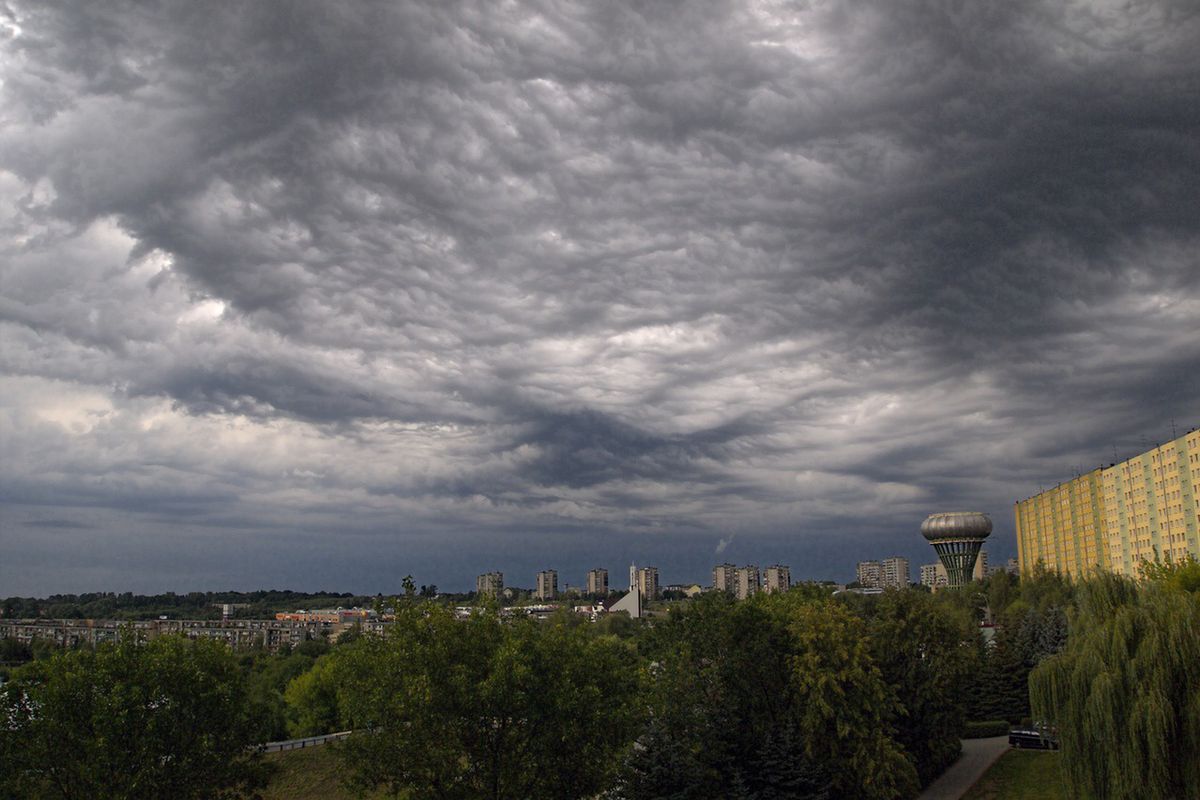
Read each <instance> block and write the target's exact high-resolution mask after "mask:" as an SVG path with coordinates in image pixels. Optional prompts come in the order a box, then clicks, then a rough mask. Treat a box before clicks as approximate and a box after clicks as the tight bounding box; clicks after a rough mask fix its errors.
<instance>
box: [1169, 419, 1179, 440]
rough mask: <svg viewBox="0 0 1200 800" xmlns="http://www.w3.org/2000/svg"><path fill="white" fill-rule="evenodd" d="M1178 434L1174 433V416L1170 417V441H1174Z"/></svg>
mask: <svg viewBox="0 0 1200 800" xmlns="http://www.w3.org/2000/svg"><path fill="white" fill-rule="evenodd" d="M1178 438H1179V435H1178V434H1176V433H1175V418H1174V417H1171V441H1175V440H1176V439H1178Z"/></svg>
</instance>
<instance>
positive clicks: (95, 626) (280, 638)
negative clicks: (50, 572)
mask: <svg viewBox="0 0 1200 800" xmlns="http://www.w3.org/2000/svg"><path fill="white" fill-rule="evenodd" d="M356 624H361V625H362V627H363V629H364V630H371V631H376V632H379V631H382V630H383V625H384V624H385V623H383V622H380V621H378V620H376V619H374V617H373V616H372V617H371V618H370V619H367V618H366V617H361V618H355V619H354V620H352V621H349V622H333V621H329V620H328V619H273V620H265V619H238V620H197V619H155V620H137V621H133V622H129V621H124V620H111V619H106V620H97V619H0V639H15V640H17V641H19V642H23V643H25V644H31V643H32V642H33V640H34V639H42V640H46V641H50V642H52V643H54V644H56V645H58V646H59V647H83V646H89V647H95V646H96V645H97V644H100V643H102V642H115V641H118V640H119V639H120V638H121V637H122V636H125V635H127V634H128V633H130V632H132V633H133V634H134V635H136V636H140V637H142V638H146V639H153V638H155V637H158V636H164V635H167V634H178V635H182V636H185V637H187V638H189V639H217V640H219V641H223V642H225V643H226V644H228V645H229V646H230V647H231V648H232V649H234V650H249V649H253V648H260V647H261V648H263V649H265V650H267V651H269V652H272V653H277V652H279V651H280V650H281V649H283V648H284V647H285V646H287V647H295V646H296V645H299V644H301V643H302V642H305V641H307V640H309V639H316V638H318V637H322V638H331V639H335V638H337V636H338V635H340V634H341V633H342V631H344V630H346V629H348V628H350V627H352V626H353V625H356Z"/></svg>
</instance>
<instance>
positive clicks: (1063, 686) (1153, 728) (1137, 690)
mask: <svg viewBox="0 0 1200 800" xmlns="http://www.w3.org/2000/svg"><path fill="white" fill-rule="evenodd" d="M1077 599H1078V603H1079V605H1078V609H1077V612H1076V615H1075V617H1074V619H1073V620H1072V633H1071V637H1070V639H1069V640H1068V642H1067V647H1066V649H1065V650H1064V651H1063V652H1062V653H1060V654H1058V655H1056V656H1053V657H1051V658H1049V659H1047V660H1046V661H1044V662H1042V663H1041V664H1040V665H1039V666H1038V667H1037V669H1035V670H1034V671H1033V673H1032V674H1031V676H1030V682H1029V688H1030V699H1031V701H1032V704H1033V711H1034V715H1035V716H1036V717H1038V718H1039V719H1043V720H1045V721H1047V722H1048V723H1051V724H1053V725H1055V726H1056V727H1057V728H1058V734H1059V739H1060V741H1061V746H1062V755H1063V757H1062V768H1063V776H1064V778H1065V780H1066V784H1067V788H1068V791H1069V792H1070V793H1071V795H1072V796H1073V797H1080V798H1083V797H1086V798H1097V799H1098V800H1124V799H1125V798H1130V800H1133V798H1138V800H1147V799H1149V800H1155V799H1156V798H1162V799H1163V800H1166V799H1167V798H1200V595H1197V594H1192V593H1188V592H1185V591H1180V590H1178V589H1173V588H1171V587H1168V586H1164V585H1160V584H1150V585H1143V586H1138V585H1137V584H1135V583H1133V582H1132V581H1130V580H1127V579H1122V578H1118V577H1115V576H1103V577H1097V578H1093V579H1092V580H1090V581H1087V582H1086V583H1085V584H1083V585H1082V586H1081V587H1080V591H1079V593H1078V595H1077Z"/></svg>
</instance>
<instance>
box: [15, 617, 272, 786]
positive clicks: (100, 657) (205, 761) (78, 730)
mask: <svg viewBox="0 0 1200 800" xmlns="http://www.w3.org/2000/svg"><path fill="white" fill-rule="evenodd" d="M244 700H245V688H244V680H243V676H242V673H241V671H240V670H239V668H238V665H237V662H236V660H235V659H234V658H233V656H232V655H231V654H230V652H229V650H228V648H226V646H225V645H224V644H221V643H219V642H214V641H208V640H199V641H196V642H188V641H186V640H184V639H181V638H177V637H163V638H158V639H154V640H152V641H150V642H140V641H136V640H135V639H134V637H133V636H132V635H130V636H127V637H126V638H125V639H124V640H123V641H122V642H121V643H120V644H105V645H100V646H99V647H98V648H97V649H96V650H95V651H91V650H80V651H69V652H62V653H59V654H57V655H55V656H54V657H53V658H51V659H48V660H45V661H37V662H34V663H32V664H29V665H27V666H25V667H22V668H21V669H20V670H19V671H18V672H17V673H16V674H15V676H14V679H13V680H12V681H11V682H9V683H8V684H6V685H5V686H4V687H3V690H2V691H0V719H4V720H6V721H7V724H6V725H4V726H2V727H0V787H2V788H0V796H8V797H23V798H41V797H46V798H63V799H64V800H72V799H73V798H94V799H96V800H105V799H106V798H114V799H115V798H122V800H141V799H142V798H146V800H150V799H151V798H162V797H171V798H234V797H241V796H242V794H243V793H244V792H247V791H253V790H254V789H256V788H258V787H259V786H261V785H262V784H263V783H265V775H266V773H265V771H264V768H263V766H262V765H261V763H260V761H259V759H258V756H257V755H256V754H255V753H253V752H252V751H250V750H248V749H247V746H248V745H250V744H252V743H253V741H252V735H251V726H250V725H249V722H248V720H247V718H246V715H245V713H244V706H245V703H244Z"/></svg>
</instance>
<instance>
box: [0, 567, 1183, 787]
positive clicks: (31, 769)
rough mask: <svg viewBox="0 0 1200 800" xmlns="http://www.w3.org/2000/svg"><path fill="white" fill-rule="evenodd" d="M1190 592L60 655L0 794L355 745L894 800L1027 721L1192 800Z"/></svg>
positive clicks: (1118, 780) (510, 775) (446, 624)
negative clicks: (984, 729) (319, 738)
mask: <svg viewBox="0 0 1200 800" xmlns="http://www.w3.org/2000/svg"><path fill="white" fill-rule="evenodd" d="M1197 590H1200V567H1198V566H1196V565H1194V564H1192V565H1190V566H1188V565H1184V566H1182V567H1179V566H1177V567H1170V568H1163V569H1159V570H1157V571H1156V572H1153V573H1152V574H1151V575H1150V581H1149V582H1148V583H1147V584H1135V583H1133V582H1130V581H1124V580H1121V579H1116V578H1111V577H1103V578H1097V579H1094V580H1092V581H1087V582H1084V583H1082V584H1077V585H1074V586H1073V585H1072V584H1069V583H1067V582H1066V581H1064V580H1062V579H1061V578H1059V577H1058V576H1056V575H1053V574H1047V573H1038V574H1036V575H1034V576H1031V577H1028V578H1026V579H1025V580H1022V581H1020V582H1018V581H1016V580H1015V579H1014V578H1012V577H1011V576H1007V575H996V576H993V577H992V578H990V579H989V580H988V581H987V582H983V583H975V584H972V585H970V586H968V587H965V588H964V589H962V590H958V591H946V592H940V593H938V594H937V595H932V596H931V595H929V594H928V593H926V592H922V591H919V590H916V589H914V590H907V591H889V592H886V593H884V594H883V595H880V596H873V597H872V596H859V595H850V596H845V595H843V596H840V597H831V596H829V595H828V593H827V592H826V591H825V590H822V589H819V588H816V587H800V588H798V589H796V590H794V591H792V592H789V593H787V594H784V595H769V596H764V595H760V596H757V597H755V598H753V599H751V600H750V601H747V602H740V603H739V602H735V601H733V600H731V599H730V598H728V597H726V596H724V595H721V594H706V595H704V596H702V597H700V598H697V599H696V600H694V601H690V602H687V603H680V604H677V605H674V606H673V607H672V608H671V610H670V611H669V613H667V614H666V615H665V616H660V617H658V618H656V619H654V620H653V621H651V622H650V623H646V622H645V621H635V620H630V619H629V618H628V617H625V616H624V615H613V616H611V617H609V618H607V619H605V620H603V621H602V622H599V623H589V622H587V621H585V620H584V619H582V618H580V617H577V616H574V615H570V614H567V613H562V614H560V615H558V616H556V617H554V618H552V619H551V620H548V621H543V622H537V621H533V620H528V619H520V620H504V619H502V617H501V615H500V613H499V609H496V608H481V609H480V610H479V611H478V613H476V614H475V615H474V616H473V617H471V618H470V619H469V620H459V619H455V618H454V616H453V614H452V613H451V611H450V609H448V608H446V607H445V606H441V605H437V604H434V603H431V602H429V601H427V600H423V599H421V598H420V597H419V596H417V595H415V594H414V595H410V596H409V597H408V598H404V599H399V600H397V601H395V603H396V610H397V619H396V622H395V624H394V625H392V626H391V627H390V629H389V630H388V633H387V634H386V635H384V636H382V637H377V636H368V635H361V634H352V635H350V636H346V637H343V638H342V639H340V640H339V641H338V642H337V643H336V644H332V645H331V644H328V643H326V642H324V641H312V642H307V643H305V644H304V645H302V646H300V647H299V648H297V649H296V651H295V652H290V653H286V654H283V655H277V656H272V655H269V654H266V653H249V654H242V655H240V656H239V655H234V654H231V653H229V652H227V651H226V650H224V649H223V648H222V647H221V646H219V645H213V644H211V643H201V644H196V645H190V644H188V643H186V642H183V641H180V640H175V639H160V640H155V641H154V642H152V643H151V644H150V645H144V646H141V647H139V646H136V645H134V644H133V643H125V644H122V645H120V646H111V647H101V648H99V649H98V650H97V651H95V652H88V651H81V652H70V653H59V654H55V655H53V656H52V657H50V658H48V659H43V660H39V661H36V662H34V663H32V664H30V665H28V666H26V667H22V668H21V669H19V670H16V671H15V672H14V673H13V675H12V680H11V681H10V682H9V683H8V684H7V685H6V686H4V687H3V690H2V695H0V696H2V698H3V703H4V707H3V708H0V719H6V720H8V721H9V723H8V725H7V727H0V798H6V797H73V796H78V795H77V794H71V793H70V791H71V788H70V787H71V786H74V785H75V784H76V782H77V780H76V777H75V776H81V775H82V776H87V781H90V783H88V782H85V783H84V784H80V785H82V786H85V787H86V791H85V792H84V796H88V797H143V796H145V797H151V796H177V797H189V796H212V797H219V796H238V793H245V792H249V791H252V789H253V787H254V786H256V785H260V784H261V782H262V780H263V772H262V766H261V764H260V763H259V762H258V761H257V760H256V758H255V757H254V756H253V754H252V752H250V751H247V750H245V749H244V748H245V747H246V746H247V745H250V744H252V743H254V742H261V741H265V740H270V739H278V738H283V737H285V736H302V735H311V734H317V733H324V732H330V731H333V730H341V729H345V728H352V729H354V730H355V734H354V735H353V736H351V737H349V738H348V739H346V740H344V741H343V742H342V743H340V744H337V745H329V746H330V747H331V748H335V749H336V752H337V753H338V757H339V758H340V759H341V760H342V761H343V766H344V775H345V777H346V780H347V782H348V783H350V784H351V785H352V786H354V787H357V788H360V789H383V790H385V791H387V792H390V793H392V794H395V795H396V796H401V797H406V798H410V800H419V799H421V798H429V800H451V799H453V800H460V799H461V800H467V799H468V798H493V799H495V798H509V797H531V796H541V795H546V796H551V797H562V798H597V797H603V798H605V800H658V799H659V798H675V799H677V800H689V799H690V798H711V797H722V798H753V799H754V800H769V799H770V800H774V799H776V798H839V797H848V798H881V799H882V798H909V797H914V796H915V795H916V794H917V793H918V791H919V790H920V787H921V786H923V785H926V784H928V783H929V782H930V781H931V780H933V779H934V778H935V777H936V776H937V775H938V774H940V773H941V772H942V771H943V770H944V769H945V768H946V766H947V765H948V764H949V763H951V762H952V761H953V760H954V759H955V758H956V757H957V755H958V753H959V750H960V743H959V737H960V735H961V734H962V732H963V729H964V724H965V723H966V722H967V721H968V720H983V719H1008V720H1011V721H1019V720H1021V719H1023V718H1028V717H1029V716H1030V715H1031V713H1032V714H1033V716H1035V717H1036V718H1037V719H1039V720H1042V721H1045V722H1046V723H1048V724H1050V725H1053V726H1056V727H1057V730H1058V732H1059V735H1060V737H1061V740H1062V746H1063V751H1064V758H1063V759H1062V763H1063V764H1064V765H1065V773H1066V774H1065V775H1064V777H1065V778H1066V780H1067V783H1068V786H1069V788H1070V790H1071V791H1072V792H1073V795H1074V796H1076V797H1081V798H1082V797H1096V798H1125V797H1150V798H1163V800H1165V799H1166V798H1187V797H1197V793H1196V792H1197V787H1198V786H1200V782H1198V781H1197V778H1198V777H1200V775H1197V769H1198V768H1200V767H1198V766H1197V765H1200V749H1198V748H1200V668H1198V667H1197V664H1200V639H1198V638H1197V637H1198V636H1200V605H1198V604H1200V592H1197ZM980 621H984V622H987V621H994V622H995V628H994V630H995V636H994V637H992V638H991V641H990V643H986V644H985V643H984V638H983V637H981V636H980V628H979V625H978V623H979V622H980ZM1068 633H1069V635H1068ZM1031 674H1032V686H1033V689H1034V691H1033V701H1034V705H1033V708H1032V712H1031V708H1030V692H1029V686H1030V680H1031V679H1030V675H1031ZM110 716H111V717H113V719H111V720H110V719H109V717H110ZM214 738H219V739H220V740H221V746H220V747H221V748H224V749H219V748H217V746H216V745H215V744H214ZM59 743H61V745H62V746H58V744H59ZM131 747H133V748H134V749H133V750H130V748H131ZM229 748H233V749H229ZM184 751H187V752H184ZM51 752H53V753H54V756H53V758H51V756H50V754H51ZM130 753H136V754H138V756H137V758H133V757H132V756H131V755H130ZM153 754H157V755H153ZM218 757H220V758H222V759H225V760H226V761H227V762H228V764H227V767H228V768H226V767H222V768H220V769H218V768H216V767H215V766H211V765H210V766H208V767H206V766H203V765H204V764H205V763H207V762H206V760H212V759H217V758H218ZM131 758H132V761H131ZM142 760H145V762H146V766H145V768H142V767H139V766H138V765H139V764H140V763H141V761H142ZM52 762H53V763H54V764H55V765H56V766H55V767H54V770H57V771H54V770H52V769H51V767H50V766H49V765H50V764H51V763H52ZM169 763H188V764H191V765H196V766H195V769H194V771H195V772H196V774H198V775H201V776H204V780H205V781H207V784H205V785H203V786H202V785H201V784H200V783H196V784H186V785H185V784H181V783H178V781H179V780H180V778H179V777H178V775H176V774H175V771H173V770H168V769H159V768H158V766H161V765H163V764H169ZM112 765H119V769H113V768H112ZM155 765H158V766H155ZM206 770H207V771H206ZM79 780H82V778H81V779H79ZM168 780H173V781H176V782H177V783H166V782H164V781H168ZM189 792H190V793H189Z"/></svg>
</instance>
